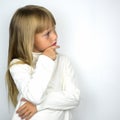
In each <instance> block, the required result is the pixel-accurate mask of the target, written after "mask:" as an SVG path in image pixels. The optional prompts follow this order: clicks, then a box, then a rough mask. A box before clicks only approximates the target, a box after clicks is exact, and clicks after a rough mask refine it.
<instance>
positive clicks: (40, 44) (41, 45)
mask: <svg viewBox="0 0 120 120" xmlns="http://www.w3.org/2000/svg"><path fill="white" fill-rule="evenodd" d="M48 46H49V45H48V43H47V42H45V40H38V39H37V40H35V42H34V49H36V50H37V51H43V50H45V49H46V48H48Z"/></svg>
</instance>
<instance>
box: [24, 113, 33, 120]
mask: <svg viewBox="0 0 120 120" xmlns="http://www.w3.org/2000/svg"><path fill="white" fill-rule="evenodd" d="M34 114H35V113H32V112H31V113H30V114H29V116H27V117H26V120H29V119H30V118H31V117H32V116H33V115H34Z"/></svg>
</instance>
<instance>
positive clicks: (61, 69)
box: [10, 53, 80, 120]
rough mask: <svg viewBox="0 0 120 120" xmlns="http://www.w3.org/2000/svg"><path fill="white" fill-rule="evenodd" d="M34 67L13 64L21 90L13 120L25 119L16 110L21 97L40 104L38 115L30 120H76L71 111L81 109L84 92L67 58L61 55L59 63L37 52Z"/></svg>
mask: <svg viewBox="0 0 120 120" xmlns="http://www.w3.org/2000/svg"><path fill="white" fill-rule="evenodd" d="M33 64H34V67H31V66H29V65H28V64H20V60H19V59H14V60H12V61H11V67H10V73H11V75H12V78H13V80H14V82H15V84H16V86H17V89H18V91H19V95H18V104H17V106H16V109H15V112H14V114H13V117H12V120H21V118H20V117H19V116H18V114H16V110H17V109H18V108H19V107H20V106H21V105H22V104H24V103H23V102H21V98H25V99H27V100H28V101H30V102H32V103H34V104H36V107H37V110H38V112H37V113H36V114H35V115H34V116H33V117H32V118H31V119H30V120H72V117H71V113H70V110H71V109H73V108H75V107H76V106H78V104H79V98H80V91H79V89H78V88H77V87H76V85H75V77H74V70H73V68H72V66H71V63H70V61H69V60H68V58H67V57H65V56H63V55H60V54H58V55H57V58H56V60H55V61H53V60H52V59H50V58H49V57H47V56H45V55H42V54H38V53H33Z"/></svg>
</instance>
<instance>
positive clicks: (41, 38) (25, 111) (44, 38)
mask: <svg viewBox="0 0 120 120" xmlns="http://www.w3.org/2000/svg"><path fill="white" fill-rule="evenodd" d="M59 47H60V46H58V45H57V33H56V31H55V26H51V27H50V28H48V29H47V30H44V31H43V32H42V33H37V34H36V35H35V38H34V49H33V52H42V54H43V55H46V56H48V57H49V58H51V59H52V60H55V59H56V55H57V53H56V49H57V48H59ZM21 100H22V101H25V104H24V105H22V106H21V107H20V108H18V110H17V111H16V112H17V113H18V115H19V116H20V117H21V118H22V119H25V120H29V119H30V118H31V117H32V116H33V115H34V114H35V113H36V112H37V108H36V105H35V104H33V103H31V102H29V101H27V100H26V99H24V98H22V99H21Z"/></svg>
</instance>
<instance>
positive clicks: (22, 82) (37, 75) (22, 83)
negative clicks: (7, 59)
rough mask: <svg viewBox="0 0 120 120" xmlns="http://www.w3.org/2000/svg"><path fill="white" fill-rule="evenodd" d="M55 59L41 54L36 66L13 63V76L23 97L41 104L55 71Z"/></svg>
mask: <svg viewBox="0 0 120 120" xmlns="http://www.w3.org/2000/svg"><path fill="white" fill-rule="evenodd" d="M54 65H55V63H54V61H53V60H52V59H50V58H49V57H47V56H45V55H40V56H39V58H38V61H37V64H36V68H35V70H34V72H33V73H32V67H31V66H29V65H28V64H13V65H12V66H11V67H10V73H11V76H12V78H13V80H14V82H15V84H16V86H17V89H18V91H19V93H20V94H21V95H22V97H23V98H25V99H27V100H28V101H31V102H32V103H34V104H40V103H41V101H42V96H43V95H44V93H45V91H46V89H47V86H48V84H49V82H50V80H51V77H52V73H53V71H54Z"/></svg>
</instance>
